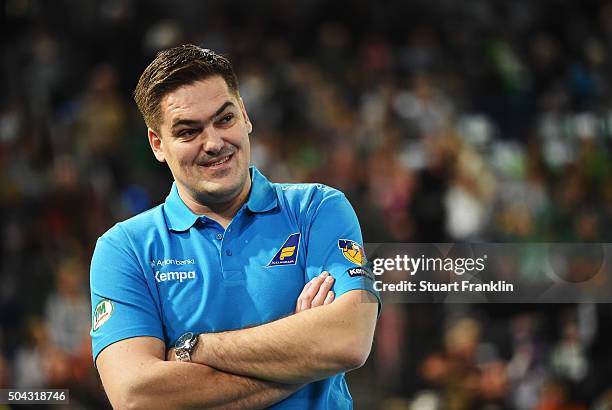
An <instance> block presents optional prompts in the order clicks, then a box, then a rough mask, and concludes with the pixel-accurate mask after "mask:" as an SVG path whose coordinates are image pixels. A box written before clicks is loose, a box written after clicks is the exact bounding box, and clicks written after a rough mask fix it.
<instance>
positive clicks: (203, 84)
mask: <svg viewBox="0 0 612 410" xmlns="http://www.w3.org/2000/svg"><path fill="white" fill-rule="evenodd" d="M160 105H161V107H160V108H161V120H162V121H161V125H160V127H159V128H160V129H159V134H158V133H156V132H155V131H153V130H151V129H149V142H150V144H151V148H152V149H153V152H154V154H155V157H156V158H157V160H158V161H161V162H164V161H165V162H167V163H168V167H170V171H172V175H173V176H174V179H175V181H176V183H177V186H178V188H179V193H181V195H188V196H189V198H190V199H192V200H195V201H196V202H198V203H200V204H202V205H207V206H208V205H214V204H223V203H228V202H230V201H231V200H232V199H234V198H235V197H236V196H238V195H239V194H240V193H242V192H244V190H246V189H248V188H249V184H248V181H249V162H250V154H251V153H250V145H249V133H250V132H251V130H252V125H251V122H250V121H249V118H248V116H247V113H246V110H245V109H244V104H243V102H242V99H241V98H239V97H238V96H236V95H235V94H234V93H232V92H231V91H230V90H229V88H228V87H227V84H226V83H225V80H223V77H221V76H213V77H210V78H206V79H204V80H200V81H198V82H196V83H193V84H190V85H186V86H182V87H180V88H178V89H176V90H174V91H172V92H170V93H169V94H167V95H165V96H164V98H163V99H162V100H161V103H160Z"/></svg>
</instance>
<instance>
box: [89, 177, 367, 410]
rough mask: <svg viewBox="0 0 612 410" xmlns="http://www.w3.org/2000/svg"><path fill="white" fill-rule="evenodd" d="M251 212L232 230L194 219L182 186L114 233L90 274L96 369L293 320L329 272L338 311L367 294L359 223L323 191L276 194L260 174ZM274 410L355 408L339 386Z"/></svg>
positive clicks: (309, 187) (312, 387) (304, 392)
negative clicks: (308, 289) (133, 346)
mask: <svg viewBox="0 0 612 410" xmlns="http://www.w3.org/2000/svg"><path fill="white" fill-rule="evenodd" d="M250 173H251V178H252V187H251V192H250V194H249V198H248V200H247V202H246V203H245V204H244V205H243V206H242V208H241V209H240V210H239V211H238V213H237V214H236V216H235V217H234V218H233V219H232V222H231V223H230V225H229V226H228V228H227V229H223V227H222V226H221V225H220V224H218V223H217V222H215V221H214V220H212V219H210V218H207V217H205V216H199V215H196V214H194V213H193V212H191V211H190V210H189V208H188V207H187V206H186V205H185V203H184V202H183V201H182V200H181V198H180V197H179V194H178V191H177V188H176V183H175V184H173V186H172V190H171V191H170V194H169V195H168V197H167V198H166V201H165V202H164V203H163V204H162V205H159V206H157V207H155V208H153V209H151V210H149V211H146V212H143V213H141V214H139V215H137V216H135V217H133V218H131V219H128V220H127V221H124V222H121V223H118V224H116V225H115V226H114V227H112V228H111V229H110V230H109V231H107V232H106V233H105V234H104V235H102V237H100V239H99V240H98V242H97V244H96V249H95V251H94V255H93V258H92V262H91V281H90V285H91V302H92V330H91V337H92V343H93V357H94V361H95V359H96V358H97V356H98V354H99V353H100V351H102V350H103V349H104V348H105V347H106V346H108V345H110V344H112V343H114V342H117V341H119V340H123V339H127V338H130V337H136V336H153V337H157V338H159V339H161V340H163V341H164V342H165V344H166V346H167V347H168V348H169V347H171V346H174V343H175V342H176V340H177V339H178V338H179V336H181V335H182V334H183V333H185V332H188V331H191V332H195V333H210V332H221V331H227V330H235V329H242V328H245V327H249V326H256V325H259V324H263V323H266V322H270V321H273V320H276V319H279V318H282V317H284V316H287V315H290V314H292V313H294V310H295V304H296V300H297V298H298V296H299V294H300V293H301V291H302V289H303V288H304V285H305V284H306V282H308V281H309V280H310V279H312V278H314V277H315V276H317V275H319V274H320V273H321V272H322V271H324V270H326V271H328V272H330V273H331V275H332V276H333V277H334V278H335V279H336V280H335V283H334V285H333V291H334V292H335V294H336V299H337V298H339V297H342V295H343V294H344V293H346V292H348V291H350V290H354V289H365V290H368V291H370V292H372V293H373V294H374V295H376V297H377V298H378V294H377V292H376V291H375V290H374V289H373V280H372V279H371V276H370V274H369V273H368V271H367V270H366V269H363V268H361V267H360V266H361V265H362V264H363V263H365V256H364V254H363V251H362V249H363V248H362V246H363V243H362V237H361V232H360V228H359V223H358V221H357V217H356V215H355V212H354V211H353V209H352V207H351V205H350V204H349V202H348V201H347V199H346V198H345V196H344V194H342V193H341V192H340V191H338V190H335V189H333V188H330V187H327V186H325V185H321V184H274V183H270V182H269V181H268V180H267V179H266V178H265V177H264V176H263V175H262V174H261V173H260V172H259V171H258V170H257V169H256V168H255V167H251V169H250ZM272 408H275V409H276V408H278V409H281V408H282V409H288V408H295V409H298V408H299V409H306V408H308V409H348V408H352V399H351V396H350V394H349V391H348V388H347V385H346V382H345V380H344V374H337V375H334V376H332V377H329V378H328V379H325V380H321V381H318V382H314V383H311V384H309V385H307V386H305V387H304V388H302V389H301V390H299V391H297V392H295V393H294V394H293V395H292V396H290V397H288V398H287V399H285V400H283V401H282V402H279V403H277V404H276V405H275V406H273V407H272Z"/></svg>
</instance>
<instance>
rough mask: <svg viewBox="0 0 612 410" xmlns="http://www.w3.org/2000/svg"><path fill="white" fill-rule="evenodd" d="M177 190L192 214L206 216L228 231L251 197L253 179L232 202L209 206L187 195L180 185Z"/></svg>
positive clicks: (247, 182)
mask: <svg viewBox="0 0 612 410" xmlns="http://www.w3.org/2000/svg"><path fill="white" fill-rule="evenodd" d="M177 188H178V193H179V196H180V197H181V199H182V200H183V202H184V203H185V205H187V207H188V208H189V209H190V210H191V212H193V213H194V214H196V215H204V216H206V217H208V218H210V219H212V220H214V221H216V222H218V223H219V224H220V225H221V226H222V227H223V228H224V229H227V227H228V226H229V224H230V222H232V219H233V218H234V216H236V214H237V213H238V211H239V210H240V208H241V207H242V205H243V204H244V203H245V202H246V200H247V198H248V197H249V192H250V191H251V178H247V181H246V183H245V184H244V188H243V189H242V191H240V193H239V194H238V195H236V196H235V197H234V198H232V199H231V200H229V201H226V202H219V203H209V204H207V205H205V204H203V203H202V202H200V201H198V200H197V199H195V198H194V197H193V196H192V195H190V194H188V193H186V192H185V191H184V190H183V189H182V188H181V186H180V185H178V184H177Z"/></svg>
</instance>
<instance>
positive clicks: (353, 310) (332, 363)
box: [96, 274, 378, 409]
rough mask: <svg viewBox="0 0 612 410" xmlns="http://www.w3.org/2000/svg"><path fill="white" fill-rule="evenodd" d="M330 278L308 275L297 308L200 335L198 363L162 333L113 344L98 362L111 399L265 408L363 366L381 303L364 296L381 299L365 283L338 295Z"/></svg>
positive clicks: (127, 404)
mask: <svg viewBox="0 0 612 410" xmlns="http://www.w3.org/2000/svg"><path fill="white" fill-rule="evenodd" d="M332 283H333V280H328V281H325V276H324V274H322V275H321V276H318V277H316V278H315V279H313V280H312V281H311V282H309V283H308V284H307V285H306V286H305V287H304V290H303V291H302V294H301V295H300V297H299V298H298V300H297V301H296V314H294V315H292V316H288V317H285V318H282V319H279V320H277V321H274V322H270V323H266V324H263V325H260V326H256V327H253V328H247V329H241V330H235V331H230V332H222V333H209V334H202V335H200V339H199V342H198V345H197V347H196V350H195V352H194V353H193V354H192V361H193V362H192V363H184V362H175V361H171V360H168V361H166V360H165V358H166V354H167V353H166V346H165V345H164V343H163V342H162V341H161V340H159V339H157V338H152V337H136V338H131V339H125V340H122V341H119V342H116V343H114V344H112V345H110V346H108V347H107V348H105V349H104V350H103V351H102V352H101V353H100V354H99V356H98V358H97V361H96V364H97V366H98V370H99V372H100V377H101V378H102V383H103V384H104V387H105V390H106V393H107V395H108V397H109V399H110V401H111V403H112V405H113V407H115V408H147V409H155V408H195V407H198V408H202V407H206V408H224V409H226V408H229V409H244V408H248V409H252V408H266V407H268V406H271V405H272V404H274V403H277V402H279V401H281V400H283V399H284V398H286V397H288V396H289V395H291V394H292V393H293V392H295V391H297V390H298V389H300V388H301V387H302V386H303V385H304V384H306V383H310V382H313V381H316V380H320V379H324V378H326V377H329V376H331V375H333V374H337V373H340V372H344V371H347V370H351V369H354V368H357V367H360V366H362V365H363V363H364V362H365V360H366V359H367V356H368V354H369V352H370V347H371V344H372V338H373V335H374V327H375V322H376V315H377V310H378V304H377V303H364V301H369V302H375V301H376V299H375V297H374V296H373V295H372V294H370V293H369V292H368V291H364V290H353V291H350V292H347V293H345V294H344V295H342V296H340V297H339V298H338V299H337V300H335V301H333V294H332V293H330V292H329V290H330V289H331V286H332ZM332 301H333V303H331V302H332ZM173 356H174V355H173V354H172V352H170V353H169V354H168V358H169V359H172V358H173Z"/></svg>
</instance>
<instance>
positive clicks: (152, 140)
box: [147, 128, 166, 162]
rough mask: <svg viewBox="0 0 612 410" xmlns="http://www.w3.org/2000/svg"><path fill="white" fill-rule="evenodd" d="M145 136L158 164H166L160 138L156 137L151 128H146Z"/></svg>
mask: <svg viewBox="0 0 612 410" xmlns="http://www.w3.org/2000/svg"><path fill="white" fill-rule="evenodd" d="M147 136H148V137H149V145H151V149H152V150H153V155H155V158H156V159H157V160H158V161H159V162H166V156H165V154H164V145H163V141H162V139H161V136H160V135H158V134H157V133H156V132H155V131H153V130H152V129H151V128H147Z"/></svg>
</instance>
